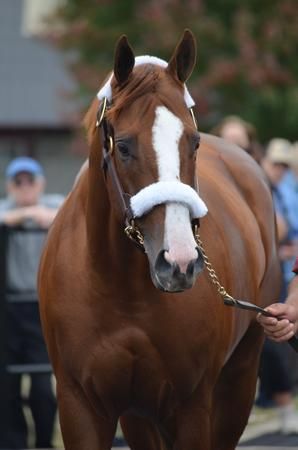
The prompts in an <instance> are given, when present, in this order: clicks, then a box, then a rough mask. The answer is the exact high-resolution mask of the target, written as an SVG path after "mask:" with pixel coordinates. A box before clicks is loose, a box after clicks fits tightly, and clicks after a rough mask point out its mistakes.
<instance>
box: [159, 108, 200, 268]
mask: <svg viewBox="0 0 298 450" xmlns="http://www.w3.org/2000/svg"><path fill="white" fill-rule="evenodd" d="M182 134H183V123H182V122H181V120H180V119H179V118H178V117H177V116H175V115H174V114H173V113H172V112H171V111H169V110H168V109H167V108H166V107H165V106H158V107H157V108H156V111H155V121H154V124H153V128H152V144H153V148H154V150H155V153H156V159H157V167H158V176H159V181H178V180H180V154H179V142H180V139H181V136H182ZM164 246H165V248H166V249H168V252H167V253H166V254H165V257H166V259H167V260H168V261H169V262H176V263H177V264H178V265H179V266H180V270H181V271H182V272H185V271H186V269H187V266H188V264H189V262H190V261H191V260H193V259H196V258H197V251H196V242H195V240H194V237H193V232H192V228H191V222H190V215H189V209H188V207H187V206H186V205H184V204H182V203H175V202H173V203H168V204H166V217H165V235H164Z"/></svg>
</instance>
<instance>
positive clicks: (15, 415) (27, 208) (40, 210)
mask: <svg viewBox="0 0 298 450" xmlns="http://www.w3.org/2000/svg"><path fill="white" fill-rule="evenodd" d="M5 177H6V192H7V197H6V198H4V199H3V200H0V225H2V226H4V227H8V230H10V231H9V233H8V234H7V236H8V241H7V242H8V244H7V253H6V292H7V293H8V294H10V295H11V296H13V295H14V296H15V298H19V300H18V301H11V302H7V303H6V312H7V324H8V326H7V330H8V337H7V360H8V361H7V363H8V364H35V363H38V364H44V363H46V364H48V363H49V360H48V355H47V350H46V346H45V343H44V340H43V336H42V330H41V324H40V319H39V308H38V301H36V300H37V293H36V291H37V289H36V284H37V282H36V280H37V271H38V265H39V259H40V255H41V251H42V247H43V243H44V239H45V236H46V231H47V229H48V228H49V226H50V225H51V223H52V222H53V220H54V217H55V215H56V214H57V211H58V208H59V207H60V206H61V204H62V202H63V200H64V197H63V196H61V195H58V194H45V192H44V191H45V186H46V180H45V175H44V171H43V168H42V166H41V165H40V164H39V162H38V161H36V160H35V159H33V158H29V157H18V158H16V159H14V160H12V161H11V162H10V164H9V165H8V167H7V169H6V172H5ZM12 228H15V229H14V230H13V229H12ZM20 228H21V231H20ZM36 228H38V229H39V230H41V229H42V230H44V231H45V232H38V231H35V229H36ZM30 229H31V231H30ZM20 294H21V295H20ZM22 298H23V300H22ZM21 380H22V375H14V374H13V375H10V377H9V382H8V402H9V404H8V405H6V406H5V405H3V404H2V407H3V408H5V410H6V411H7V414H9V420H8V427H7V428H6V429H5V430H2V431H1V433H0V449H2V448H9V449H26V448H28V424H27V423H26V419H25V416H24V412H23V399H22V394H21ZM30 381H31V386H30V391H29V399H28V400H29V407H30V409H31V413H32V417H33V421H34V426H35V447H36V448H52V438H53V430H54V423H55V416H56V409H57V408H56V399H55V395H54V392H53V387H52V380H51V375H50V374H48V373H39V374H38V373H36V374H32V375H31V380H30ZM1 401H2V399H1Z"/></svg>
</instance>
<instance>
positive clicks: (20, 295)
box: [0, 225, 52, 435]
mask: <svg viewBox="0 0 298 450" xmlns="http://www.w3.org/2000/svg"><path fill="white" fill-rule="evenodd" d="M13 233H47V230H44V229H40V228H23V227H7V226H5V225H0V435H1V433H2V430H5V429H6V427H7V426H8V424H9V420H10V411H9V410H8V409H9V404H10V403H9V380H10V377H11V376H13V375H16V374H36V373H40V374H41V373H51V372H52V367H51V365H50V364H43V363H42V364H13V363H8V361H9V353H8V339H9V329H8V326H9V325H8V314H7V306H8V304H9V303H24V302H25V303H29V302H37V301H38V295H37V292H36V291H27V292H26V291H22V292H11V291H9V289H8V286H7V279H8V277H7V275H8V274H7V255H8V245H9V239H10V237H11V236H12V235H13Z"/></svg>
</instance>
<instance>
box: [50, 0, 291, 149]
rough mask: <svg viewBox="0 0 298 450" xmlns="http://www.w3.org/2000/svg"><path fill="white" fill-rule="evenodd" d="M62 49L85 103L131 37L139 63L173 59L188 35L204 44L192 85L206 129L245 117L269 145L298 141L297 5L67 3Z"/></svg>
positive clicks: (270, 0) (129, 0) (213, 0)
mask: <svg viewBox="0 0 298 450" xmlns="http://www.w3.org/2000/svg"><path fill="white" fill-rule="evenodd" d="M57 15H58V17H59V19H60V20H61V21H62V22H63V23H64V27H63V28H62V31H61V33H60V34H59V35H58V36H57V35H56V36H55V39H56V42H57V43H58V45H60V46H62V47H63V48H65V49H67V50H74V51H75V55H76V57H75V60H74V62H73V63H72V67H71V68H72V70H73V72H74V74H75V76H76V78H77V79H78V81H79V83H80V86H81V91H80V93H81V94H82V95H83V96H84V98H85V100H86V101H87V100H88V101H89V100H90V96H91V94H92V95H94V94H95V92H96V90H97V89H98V87H99V85H100V82H102V81H103V79H104V78H105V76H106V75H107V73H108V72H109V70H110V69H111V68H112V63H113V49H114V46H115V42H116V41H117V39H118V38H119V36H120V35H121V34H123V33H125V34H127V36H128V38H129V40H130V42H131V44H132V45H133V47H134V49H135V53H136V55H139V54H144V53H148V54H151V55H155V56H159V57H161V58H164V59H168V58H169V57H170V56H171V53H172V51H173V48H174V46H175V44H176V43H177V40H178V38H179V37H180V36H181V34H182V31H183V29H184V28H186V27H188V28H190V29H191V30H192V31H193V32H194V34H195V36H196V38H197V41H198V61H197V66H196V69H195V71H194V73H193V75H192V77H191V80H189V83H188V85H189V88H190V90H191V92H192V94H193V96H194V97H195V99H196V100H197V104H198V107H197V109H198V115H199V118H200V127H201V129H205V130H208V129H210V128H211V127H212V126H213V125H215V124H216V123H217V122H218V121H219V120H220V119H221V118H222V117H224V116H225V115H228V114H238V115H240V116H241V117H242V118H244V119H246V120H248V121H250V122H252V123H253V124H254V125H255V126H256V128H257V130H258V133H259V137H260V138H261V139H262V140H267V139H269V138H271V137H273V136H277V135H278V136H283V137H287V138H289V139H292V140H294V139H297V137H298V85H297V80H298V58H297V43H298V2H297V0H263V1H259V0H245V1H241V0H183V1H182V0H141V1H137V0H88V1H86V0H67V1H66V3H65V5H64V6H63V7H62V8H61V9H60V10H59V11H58V13H57Z"/></svg>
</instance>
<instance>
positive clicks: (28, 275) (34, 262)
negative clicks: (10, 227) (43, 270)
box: [0, 194, 64, 293]
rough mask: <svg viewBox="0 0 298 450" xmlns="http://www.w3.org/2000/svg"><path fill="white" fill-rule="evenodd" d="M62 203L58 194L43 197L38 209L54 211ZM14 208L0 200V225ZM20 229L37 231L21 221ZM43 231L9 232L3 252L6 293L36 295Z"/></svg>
mask: <svg viewBox="0 0 298 450" xmlns="http://www.w3.org/2000/svg"><path fill="white" fill-rule="evenodd" d="M63 201H64V197H63V196H61V195H58V194H49V195H43V196H41V197H40V199H39V205H42V206H46V207H48V208H53V209H57V208H59V207H60V206H61V204H62V203H63ZM15 208H17V206H16V205H15V203H14V201H13V200H12V199H11V198H7V199H4V200H0V224H3V218H4V215H5V213H6V212H7V211H10V210H13V209H15ZM22 226H23V227H24V228H26V229H30V228H37V225H36V224H35V223H34V221H32V220H27V221H25V222H24V223H23V224H22ZM46 233H47V230H45V231H44V232H34V231H32V232H22V231H13V232H12V233H9V235H8V236H9V239H8V248H7V259H6V264H7V271H6V273H7V288H8V291H17V292H23V293H24V292H25V293H26V292H27V293H28V292H32V293H35V292H36V280H37V271H38V265H39V259H40V255H41V251H42V247H43V244H44V241H45V237H46Z"/></svg>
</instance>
